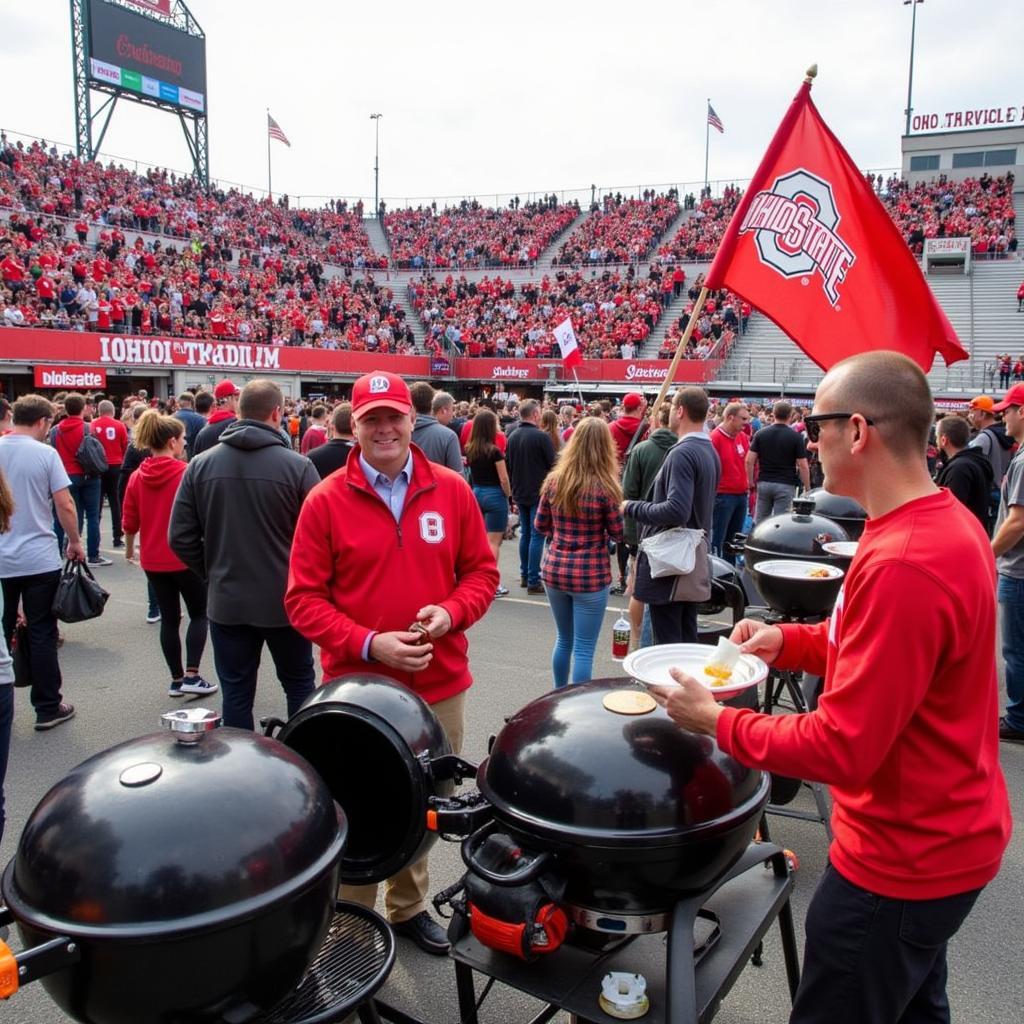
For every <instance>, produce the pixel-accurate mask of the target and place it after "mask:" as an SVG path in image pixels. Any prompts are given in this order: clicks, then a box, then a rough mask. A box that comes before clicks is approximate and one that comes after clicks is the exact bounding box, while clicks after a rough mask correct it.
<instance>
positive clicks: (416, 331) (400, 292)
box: [375, 278, 427, 353]
mask: <svg viewBox="0 0 1024 1024" xmlns="http://www.w3.org/2000/svg"><path fill="white" fill-rule="evenodd" d="M375 280H379V279H378V278H375ZM388 284H389V286H390V288H391V290H392V291H393V292H394V293H395V305H396V306H398V308H399V309H401V310H403V311H404V313H405V322H406V323H407V324H408V325H409V326H410V327H411V328H412V333H413V336H414V337H415V338H416V351H417V352H418V353H422V352H423V351H424V348H423V345H424V342H426V340H427V332H426V328H424V326H423V321H422V320H420V317H419V314H418V313H417V312H416V310H415V309H413V308H412V303H411V302H410V301H409V292H408V281H407V280H406V281H394V280H393V281H390V282H388Z"/></svg>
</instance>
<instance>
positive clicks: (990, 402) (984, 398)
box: [970, 395, 996, 412]
mask: <svg viewBox="0 0 1024 1024" xmlns="http://www.w3.org/2000/svg"><path fill="white" fill-rule="evenodd" d="M995 404H996V400H995V399H994V398H992V397H991V396H990V395H978V396H976V397H975V398H972V399H971V404H970V408H971V409H981V410H982V412H991V411H992V409H993V407H994V406H995Z"/></svg>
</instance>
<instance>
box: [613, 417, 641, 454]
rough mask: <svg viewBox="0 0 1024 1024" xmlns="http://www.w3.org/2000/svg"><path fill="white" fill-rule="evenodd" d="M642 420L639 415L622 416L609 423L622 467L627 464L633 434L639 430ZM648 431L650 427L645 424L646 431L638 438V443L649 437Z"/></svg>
mask: <svg viewBox="0 0 1024 1024" xmlns="http://www.w3.org/2000/svg"><path fill="white" fill-rule="evenodd" d="M641 422H642V420H641V418H640V417H639V416H620V417H619V418H618V419H617V420H613V421H612V422H611V423H610V424H609V429H610V430H611V432H612V440H613V441H614V442H615V451H616V454H617V455H618V456H619V466H620V467H621V466H624V465H625V464H626V451H627V450H628V448H629V442H630V441H632V440H633V435H634V434H635V433H636V432H637V428H638V427H639V426H640V424H641ZM648 433H649V428H647V427H646V426H645V428H644V432H643V433H642V434H641V435H640V437H639V438H638V439H637V444H639V443H640V442H641V441H642V440H643V439H644V438H645V437H647V435H648Z"/></svg>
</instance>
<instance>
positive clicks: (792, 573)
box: [751, 558, 844, 583]
mask: <svg viewBox="0 0 1024 1024" xmlns="http://www.w3.org/2000/svg"><path fill="white" fill-rule="evenodd" d="M822 570H824V574H823V573H822ZM751 571H752V572H753V573H754V577H755V579H756V578H757V573H762V574H763V575H765V576H773V577H774V578H775V579H783V580H806V581H807V582H808V583H827V582H828V581H829V580H836V579H839V578H840V577H841V576H843V575H844V573H843V570H842V569H840V568H839V566H837V565H827V564H826V563H825V562H810V561H808V562H796V561H792V560H786V559H782V558H778V559H773V560H772V561H770V562H758V563H757V564H756V565H755V566H753V568H752V569H751ZM812 573H813V574H814V575H811V574H812Z"/></svg>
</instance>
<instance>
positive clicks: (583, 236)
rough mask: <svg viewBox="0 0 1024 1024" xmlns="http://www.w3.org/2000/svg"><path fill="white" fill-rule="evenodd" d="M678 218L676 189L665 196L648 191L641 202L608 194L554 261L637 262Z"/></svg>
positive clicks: (577, 263)
mask: <svg viewBox="0 0 1024 1024" xmlns="http://www.w3.org/2000/svg"><path fill="white" fill-rule="evenodd" d="M678 215H679V197H678V194H677V193H676V191H675V189H670V190H669V192H668V193H667V194H666V195H663V196H659V195H655V193H654V192H653V191H652V190H647V191H645V192H644V193H643V198H642V199H628V198H626V197H624V196H622V195H621V194H616V195H607V196H605V197H604V200H603V201H602V203H601V205H600V206H599V207H597V208H596V209H595V210H594V211H593V212H592V213H591V215H590V216H589V217H588V218H587V219H586V220H585V221H583V223H582V224H581V225H580V226H579V227H578V228H577V229H576V230H575V231H574V232H573V233H572V235H570V237H569V238H568V239H566V241H565V242H564V244H563V245H562V246H561V247H560V248H559V250H558V255H557V256H556V257H555V259H554V260H553V262H554V263H556V264H559V265H562V266H573V267H579V266H595V265H600V264H607V263H636V262H638V261H639V260H642V259H644V258H645V257H647V256H649V255H650V253H651V252H652V250H653V249H654V246H655V244H656V243H657V241H658V239H660V238H661V236H662V235H663V234H664V233H665V232H666V231H667V230H668V227H669V225H670V224H671V223H672V221H674V220H675V219H676V217H677V216H678Z"/></svg>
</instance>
